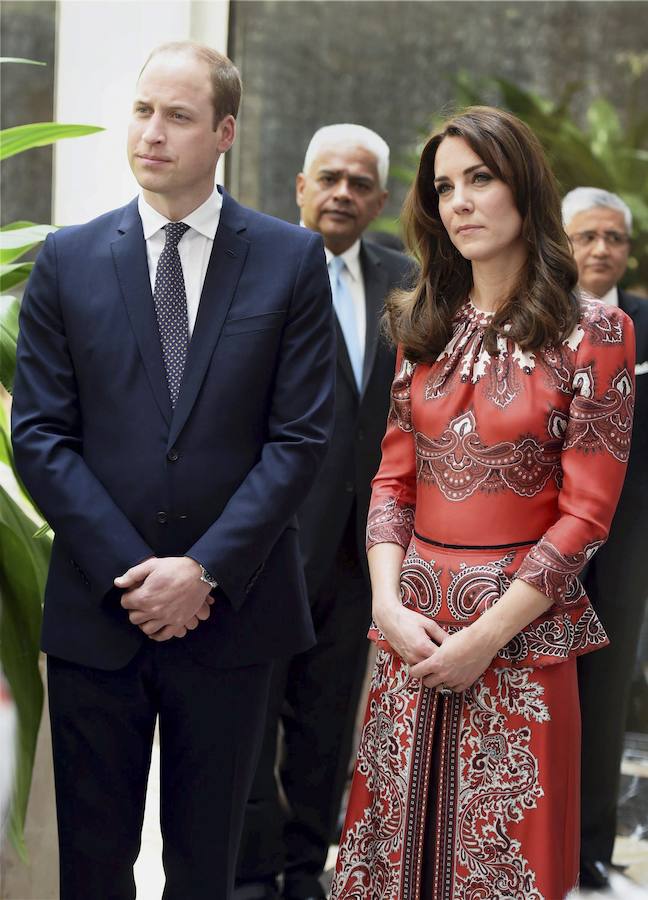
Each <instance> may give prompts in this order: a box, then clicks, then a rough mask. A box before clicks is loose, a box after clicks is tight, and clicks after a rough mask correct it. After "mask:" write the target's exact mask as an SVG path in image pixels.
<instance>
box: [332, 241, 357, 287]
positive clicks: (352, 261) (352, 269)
mask: <svg viewBox="0 0 648 900" xmlns="http://www.w3.org/2000/svg"><path fill="white" fill-rule="evenodd" d="M324 252H325V253H326V263H327V265H328V263H330V262H331V260H332V259H333V256H334V255H335V254H333V253H331V251H330V250H329V249H328V247H324ZM340 256H341V257H342V259H343V260H344V262H345V264H346V267H347V269H348V270H349V273H350V275H351V277H352V278H353V280H354V281H360V282H361V279H362V271H361V269H360V238H358V240H357V241H356V242H355V244H351V246H350V247H349V249H348V250H345V251H344V253H340Z"/></svg>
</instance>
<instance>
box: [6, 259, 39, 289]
mask: <svg viewBox="0 0 648 900" xmlns="http://www.w3.org/2000/svg"><path fill="white" fill-rule="evenodd" d="M33 268H34V263H33V262H18V263H9V265H6V266H3V265H0V291H10V290H11V289H12V288H14V287H16V285H18V284H22V283H23V281H27V279H28V278H29V275H30V273H31V270H32V269H33Z"/></svg>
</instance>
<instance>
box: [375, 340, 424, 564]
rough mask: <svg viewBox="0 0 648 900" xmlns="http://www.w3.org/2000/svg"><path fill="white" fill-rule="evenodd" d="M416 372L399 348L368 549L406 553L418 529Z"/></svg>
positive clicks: (376, 478) (376, 479) (376, 483)
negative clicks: (414, 414) (391, 546)
mask: <svg viewBox="0 0 648 900" xmlns="http://www.w3.org/2000/svg"><path fill="white" fill-rule="evenodd" d="M414 370H415V366H414V365H413V364H412V363H410V362H409V361H408V360H406V359H405V358H404V357H403V351H402V348H400V347H399V349H398V353H397V354H396V377H395V378H394V381H393V383H392V388H391V404H390V408H389V416H388V418H387V430H386V432H385V437H384V438H383V442H382V461H381V463H380V468H379V469H378V473H377V474H376V477H375V478H374V480H373V482H372V494H371V503H370V505H369V518H368V520H367V550H369V548H370V547H373V545H374V544H400V546H401V547H403V548H404V549H405V550H406V549H407V547H408V545H409V542H410V538H411V536H412V531H413V530H414V508H415V504H416V454H415V449H414V431H413V427H412V402H411V396H410V394H411V387H412V377H413V374H414Z"/></svg>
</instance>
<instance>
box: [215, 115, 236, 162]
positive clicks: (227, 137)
mask: <svg viewBox="0 0 648 900" xmlns="http://www.w3.org/2000/svg"><path fill="white" fill-rule="evenodd" d="M216 134H217V137H218V152H219V153H227V151H228V150H229V149H230V147H231V146H232V144H233V143H234V141H235V140H236V119H235V118H234V116H231V115H230V116H224V117H223V118H222V119H221V120H220V122H219V123H218V125H217V126H216Z"/></svg>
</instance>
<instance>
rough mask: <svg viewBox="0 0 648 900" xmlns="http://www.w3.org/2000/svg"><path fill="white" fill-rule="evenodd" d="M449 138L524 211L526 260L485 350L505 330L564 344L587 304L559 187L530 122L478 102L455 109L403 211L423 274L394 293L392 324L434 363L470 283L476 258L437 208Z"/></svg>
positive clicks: (398, 337)
mask: <svg viewBox="0 0 648 900" xmlns="http://www.w3.org/2000/svg"><path fill="white" fill-rule="evenodd" d="M446 137H461V138H463V139H464V140H465V141H466V143H467V144H468V145H469V146H470V147H471V149H472V150H474V152H475V153H476V154H477V155H478V156H479V157H480V158H481V159H482V160H483V162H484V163H485V164H486V165H487V166H488V168H489V169H490V170H491V171H492V172H493V173H494V174H495V175H496V176H497V177H498V178H501V179H502V181H504V182H505V183H506V184H507V185H508V186H509V187H510V189H511V192H512V194H513V200H514V202H515V204H516V206H517V209H518V212H519V213H520V216H521V217H522V237H523V239H524V242H525V244H526V247H527V250H528V256H527V262H526V266H525V268H524V271H523V272H522V274H521V277H520V280H519V282H518V284H517V285H516V286H515V288H514V289H513V291H512V293H511V295H510V296H509V297H508V298H506V299H505V302H504V303H503V304H502V305H501V306H500V308H499V309H498V310H497V311H496V313H495V315H494V316H493V318H492V319H491V323H490V326H489V328H488V329H487V331H486V335H485V340H486V347H487V349H488V350H489V351H490V352H493V351H494V350H495V348H496V343H497V335H498V334H500V335H502V336H507V337H508V338H510V339H511V340H514V341H515V342H516V343H517V344H519V346H521V347H523V348H525V349H539V348H540V347H543V346H547V345H551V344H557V343H559V342H560V341H561V340H564V339H565V338H566V337H567V336H568V335H569V333H570V332H571V331H572V329H573V328H574V326H575V325H576V322H577V321H578V317H579V313H580V309H579V301H578V297H577V296H576V294H575V292H574V289H575V287H576V283H577V281H578V271H577V269H576V264H575V262H574V259H573V257H572V254H571V250H570V247H569V242H568V239H567V235H566V234H565V231H564V229H563V224H562V218H561V212H560V194H559V191H558V186H557V183H556V180H555V178H554V176H553V173H552V172H551V169H550V168H549V164H548V162H547V159H546V157H545V154H544V151H543V149H542V146H541V144H540V141H539V140H538V138H537V137H536V136H535V134H534V133H533V132H532V131H531V129H530V128H529V127H528V126H527V125H525V124H524V122H522V121H520V119H518V118H516V117H515V116H514V115H512V114H511V113H508V112H505V111H504V110H501V109H496V108H495V107H490V106H472V107H469V108H468V109H465V110H464V111H463V112H461V113H459V114H457V115H455V116H452V117H451V118H450V119H448V120H446V122H445V123H444V124H443V126H442V127H441V129H440V130H439V131H438V132H436V133H435V134H433V135H432V136H431V137H430V139H429V140H428V142H427V144H426V145H425V147H424V149H423V153H422V154H421V160H420V163H419V169H418V173H417V175H416V179H415V181H414V184H413V185H412V187H411V189H410V192H409V194H408V196H407V199H406V200H405V206H404V209H403V219H404V225H405V231H406V239H407V244H408V247H409V249H410V250H411V251H412V252H413V254H414V255H415V256H416V257H417V259H418V260H419V263H420V272H419V277H418V280H417V283H416V286H415V287H414V289H413V290H411V291H400V292H397V293H395V294H393V295H392V296H391V297H390V298H389V299H388V302H387V313H386V316H387V329H388V331H390V332H391V336H392V338H393V339H394V341H395V342H396V343H400V344H402V345H403V350H404V353H405V356H406V357H407V358H408V359H410V360H411V361H412V362H434V361H435V360H436V358H437V356H438V355H439V353H440V352H441V351H442V350H443V348H444V347H445V345H446V344H447V343H448V341H449V340H450V338H451V336H452V319H453V316H454V314H455V313H456V311H457V309H458V308H459V307H460V306H461V304H462V303H464V302H465V301H466V299H467V298H468V293H469V291H470V289H471V287H472V267H471V264H470V262H469V261H468V260H467V259H464V257H463V256H462V255H461V254H460V253H459V251H458V250H457V248H456V247H455V246H454V244H453V243H452V241H451V240H450V237H449V236H448V233H447V232H446V230H445V228H444V226H443V223H442V222H441V216H440V213H439V197H438V194H437V191H436V187H435V184H434V161H435V156H436V152H437V149H438V147H439V145H440V144H441V141H443V140H444V138H446Z"/></svg>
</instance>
